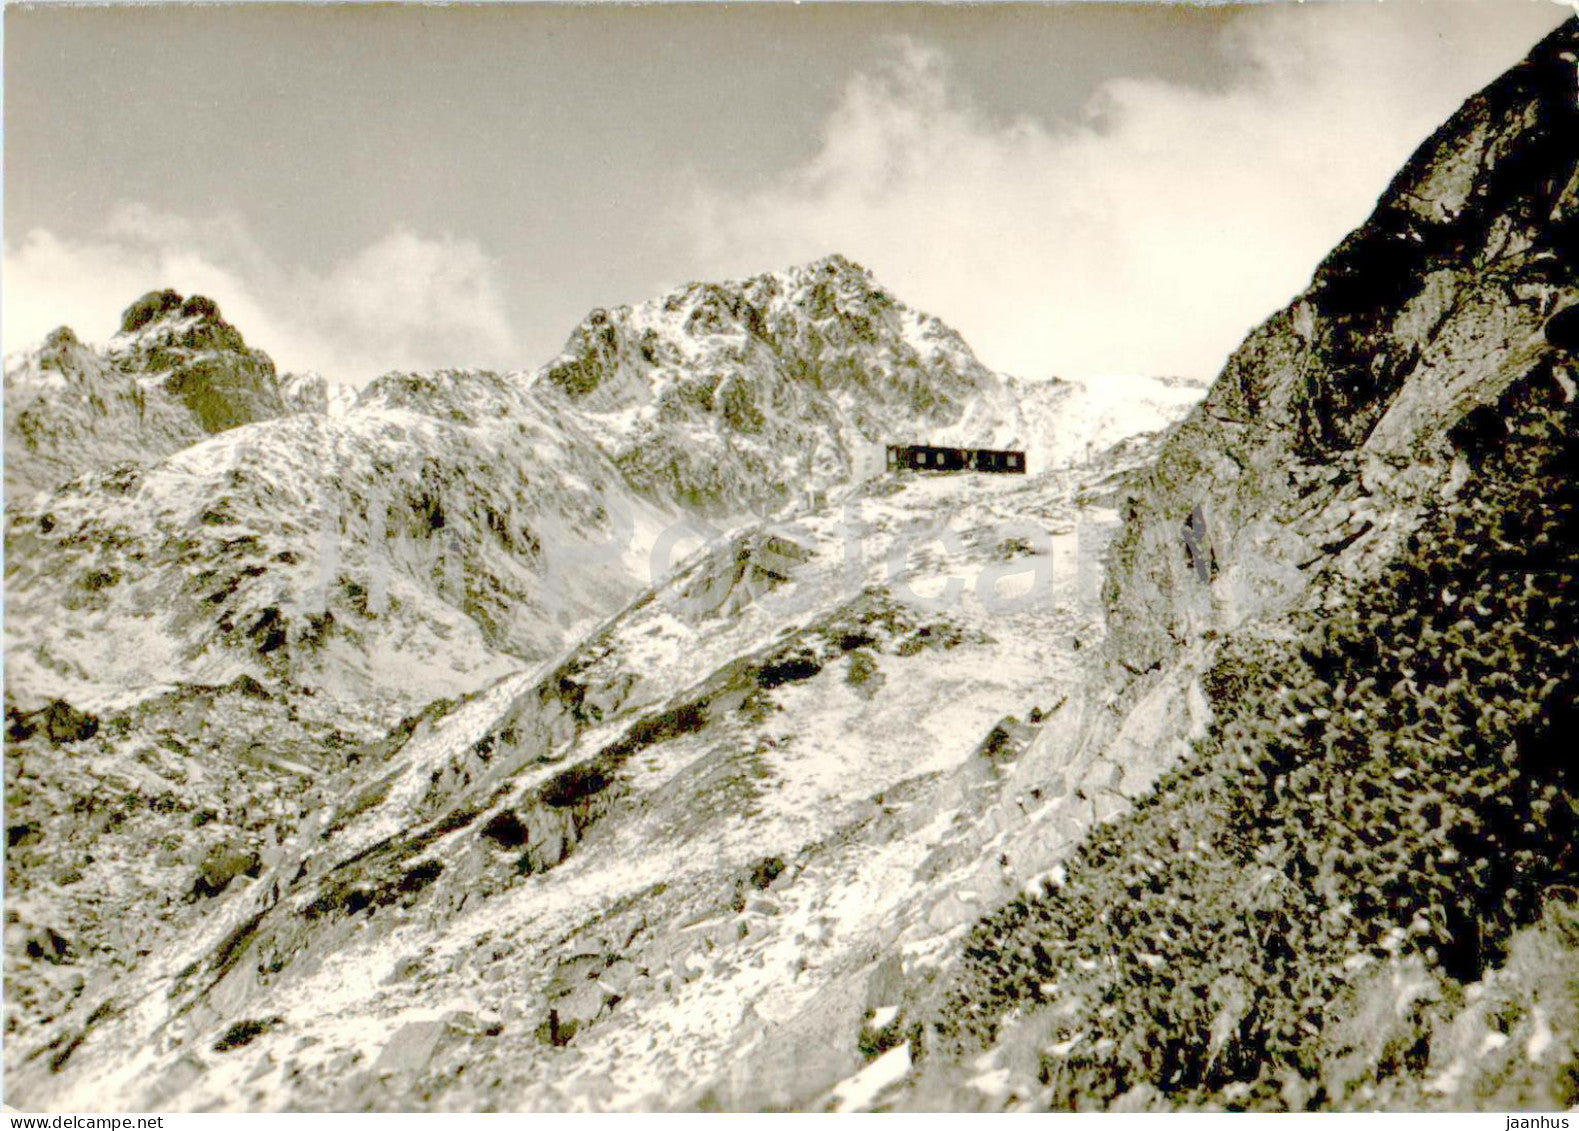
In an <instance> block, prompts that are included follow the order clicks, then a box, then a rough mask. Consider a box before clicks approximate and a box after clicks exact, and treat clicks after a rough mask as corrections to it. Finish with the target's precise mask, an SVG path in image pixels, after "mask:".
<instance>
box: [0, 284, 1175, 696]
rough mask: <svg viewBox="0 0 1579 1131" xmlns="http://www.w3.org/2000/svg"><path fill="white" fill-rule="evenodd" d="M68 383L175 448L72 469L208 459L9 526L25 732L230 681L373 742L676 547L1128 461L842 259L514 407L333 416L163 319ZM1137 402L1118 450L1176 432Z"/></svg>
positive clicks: (601, 328)
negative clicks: (298, 699)
mask: <svg viewBox="0 0 1579 1131" xmlns="http://www.w3.org/2000/svg"><path fill="white" fill-rule="evenodd" d="M51 351H53V352H51ZM57 356H58V357H61V358H66V359H68V360H71V361H72V362H73V364H76V365H77V366H78V369H81V370H82V371H89V370H91V372H93V373H94V374H97V375H100V376H102V377H103V378H104V379H105V380H106V381H109V382H116V381H118V382H120V386H119V387H120V388H121V389H122V390H123V391H124V390H146V393H139V394H138V395H139V396H146V397H147V398H151V399H150V401H149V404H150V405H151V406H152V407H149V406H148V405H143V404H142V402H139V403H138V408H137V411H138V412H139V413H140V414H141V419H143V420H145V421H153V422H158V421H170V422H172V423H170V424H169V432H170V434H169V437H168V443H156V442H152V441H151V440H150V441H148V442H147V443H146V444H142V442H143V441H144V440H147V439H148V437H147V436H146V430H147V428H148V427H152V426H153V425H152V424H149V425H146V426H145V427H144V430H143V432H138V431H137V430H135V429H133V430H132V431H131V432H130V435H131V436H132V437H133V438H134V439H135V440H137V442H138V443H139V444H142V447H141V448H140V449H139V450H136V451H135V453H134V452H133V451H132V450H130V447H129V445H128V446H127V447H123V448H115V449H114V450H113V451H112V450H111V449H112V447H113V446H112V445H108V444H103V443H99V444H91V445H86V446H85V447H83V449H82V451H83V453H84V454H83V458H84V459H87V460H90V461H91V462H103V460H104V457H105V456H107V455H111V454H113V455H122V456H125V455H132V454H135V455H136V456H138V457H140V459H141V460H147V459H149V458H150V457H156V456H159V455H161V454H162V450H161V449H162V448H165V447H176V446H179V445H181V444H182V443H184V441H185V440H187V439H190V438H191V436H192V428H193V425H194V422H195V424H197V425H201V426H202V427H203V428H205V429H209V430H220V434H219V435H217V436H214V437H213V438H211V439H207V440H205V441H204V442H202V443H198V444H195V445H193V446H190V447H186V448H184V449H182V450H179V451H177V452H175V453H174V454H170V455H166V456H165V457H164V458H163V459H160V460H158V461H157V462H154V463H152V464H150V465H146V466H129V465H121V464H113V465H111V466H110V467H109V468H108V469H105V470H101V471H98V472H96V473H93V474H89V475H87V476H86V477H84V478H82V479H80V480H79V481H76V482H73V483H70V484H68V485H66V486H64V487H62V488H61V489H60V490H59V491H58V492H56V493H55V494H53V495H51V496H43V495H40V496H37V497H33V498H25V499H21V500H17V501H14V503H13V506H12V507H11V509H10V513H9V515H8V533H7V538H8V546H9V548H10V550H11V561H10V564H9V566H8V571H9V580H8V594H9V597H10V599H11V609H10V611H11V618H10V620H9V622H8V625H7V637H8V641H9V642H10V656H9V659H10V673H11V677H10V679H9V681H8V687H7V691H8V694H9V695H11V696H12V698H13V699H14V700H15V701H17V702H18V703H19V704H20V705H21V706H22V707H24V708H27V709H32V708H35V707H37V706H38V705H39V704H41V703H43V702H46V701H48V700H50V699H55V698H66V699H68V700H69V701H71V702H72V703H74V704H76V705H78V706H81V707H87V708H90V709H97V708H98V707H99V706H101V705H103V704H104V703H106V702H109V701H111V700H113V699H115V698H116V697H118V696H125V695H127V694H135V693H152V692H156V691H159V690H162V689H164V688H166V687H168V686H170V685H173V684H176V683H183V682H195V683H201V684H211V683H225V682H228V681H229V680H231V679H233V678H235V677H236V676H237V675H240V674H243V673H245V674H248V675H251V676H253V677H255V678H259V679H265V680H269V681H271V682H272V683H273V684H275V685H280V686H300V687H303V688H317V687H323V688H329V689H331V690H333V692H334V694H336V695H344V696H349V697H351V698H353V699H355V700H356V701H357V702H358V703H359V704H361V705H362V708H366V707H367V706H368V704H369V703H371V702H373V701H377V702H379V703H380V704H381V706H380V708H379V710H383V711H387V712H392V714H389V715H388V716H387V718H388V721H394V719H397V718H399V717H400V715H402V714H404V713H405V712H407V711H410V710H415V709H417V708H418V707H420V706H421V705H422V703H423V702H425V701H426V698H424V697H427V698H431V697H432V696H433V695H436V694H448V693H452V692H456V691H460V690H464V689H468V688H472V687H475V686H477V683H478V682H479V681H481V680H485V679H487V678H491V677H493V676H496V675H498V674H501V673H502V672H503V671H505V670H507V669H509V668H511V667H512V666H515V665H519V664H523V663H525V664H530V663H534V662H537V661H540V660H541V659H543V658H544V657H545V656H547V655H550V654H552V653H554V652H557V651H558V650H559V649H560V648H561V647H563V646H564V645H565V644H567V643H568V642H569V641H571V640H572V639H574V637H575V635H576V633H577V632H578V631H580V630H582V629H584V628H585V627H586V626H587V625H589V624H590V623H594V622H596V621H597V620H599V619H601V618H602V617H605V616H608V615H610V614H612V613H613V612H614V611H616V610H617V609H618V608H619V607H620V605H621V604H622V603H623V602H624V601H625V600H626V599H628V598H629V597H630V596H631V595H632V594H633V593H634V592H636V591H637V590H638V589H639V588H640V587H641V586H642V585H644V584H647V583H648V582H650V581H651V580H652V579H653V577H654V576H656V574H655V573H654V567H653V566H652V564H651V560H650V555H651V552H652V549H653V547H654V543H655V542H656V541H657V539H658V534H659V532H660V531H661V530H662V529H663V528H665V527H666V526H669V525H671V524H673V523H674V522H675V521H676V520H677V519H679V518H680V517H681V516H684V515H705V516H707V517H709V518H710V519H711V520H712V521H713V522H714V523H716V524H718V525H721V526H723V527H725V528H727V527H728V526H729V525H730V523H731V522H732V521H739V517H740V516H741V515H742V513H744V512H751V511H762V510H772V509H778V508H783V507H786V506H788V507H790V508H791V509H793V508H794V507H796V506H803V505H806V503H807V500H812V499H815V498H816V497H817V496H818V493H819V492H820V491H823V490H825V489H827V488H830V487H836V486H840V485H847V484H849V483H850V482H852V481H859V480H860V479H861V478H863V477H864V476H866V475H870V474H873V473H874V472H875V471H876V470H877V469H880V468H881V465H882V454H881V446H880V441H883V440H911V439H923V440H931V441H935V442H958V443H961V444H1001V445H1005V446H1021V447H1026V448H1027V449H1028V450H1029V452H1030V456H1031V460H1030V462H1031V466H1032V467H1033V468H1036V467H1039V466H1042V467H1045V466H1049V465H1052V464H1058V463H1067V462H1069V461H1070V460H1072V459H1075V458H1086V457H1088V456H1089V454H1090V450H1091V443H1090V440H1089V438H1090V437H1095V438H1096V441H1097V442H1101V441H1102V440H1105V439H1107V438H1109V437H1110V436H1113V435H1116V434H1117V432H1118V431H1121V430H1122V429H1119V428H1116V427H1115V426H1114V420H1113V419H1106V418H1100V417H1099V416H1097V415H1095V414H1093V413H1092V412H1090V411H1088V410H1087V406H1088V404H1089V402H1090V401H1091V397H1090V395H1089V394H1088V393H1086V392H1084V391H1082V390H1080V389H1078V388H1076V387H1074V386H1071V385H1069V384H1066V383H1061V382H1040V383H1031V382H1023V381H1018V380H1015V379H1012V378H1006V377H1003V376H1000V375H998V374H995V373H992V372H990V371H988V370H987V369H985V368H984V367H983V366H981V365H980V363H979V362H977V361H976V359H975V358H974V356H973V355H972V354H971V353H970V350H969V349H968V347H966V346H965V344H964V342H963V341H961V340H960V338H959V337H958V335H957V334H955V333H953V332H952V331H951V330H949V329H947V327H945V326H943V325H942V324H941V323H940V322H938V321H937V320H936V319H933V318H929V317H927V316H924V315H921V314H918V313H916V312H914V311H911V310H909V309H908V308H906V307H905V306H904V305H903V304H901V303H899V302H898V301H897V300H895V299H894V298H893V297H892V296H891V295H889V294H888V292H886V291H884V290H883V289H881V288H880V287H878V286H877V285H876V283H875V282H874V281H873V280H872V279H871V276H870V275H869V274H868V273H867V272H865V271H864V270H863V269H861V268H859V267H856V266H855V265H853V264H850V263H849V262H847V261H846V260H844V259H842V258H839V257H832V258H830V259H827V260H824V261H820V262H818V263H816V264H812V265H809V266H806V267H801V268H793V269H790V270H787V271H784V272H779V273H776V274H769V275H762V276H758V277H756V278H753V279H750V280H747V281H745V282H744V283H735V284H723V285H711V284H709V285H697V286H693V287H689V288H686V289H684V290H682V291H677V292H675V293H673V294H671V295H668V296H666V297H664V298H661V299H658V300H654V301H653V302H650V303H646V304H642V305H641V306H638V307H635V308H628V309H620V310H616V311H613V312H609V313H604V312H598V313H595V314H594V315H593V316H591V317H590V318H589V319H588V320H587V322H586V323H585V324H584V325H583V326H582V327H581V328H580V329H579V330H578V331H577V332H576V334H575V335H574V336H573V338H572V347H571V348H570V349H569V350H567V352H566V354H565V355H564V356H562V357H561V358H559V359H558V360H556V361H555V362H553V363H552V364H550V365H549V366H547V367H545V368H544V369H543V370H541V371H539V372H538V373H536V374H534V375H531V376H530V377H528V376H523V375H504V376H501V375H497V374H492V373H460V372H443V373H439V374H434V375H414V374H390V375H388V376H385V377H383V378H380V379H379V380H378V381H376V382H374V383H373V385H372V386H370V387H369V388H368V389H366V390H365V391H364V392H363V393H362V394H361V395H360V396H359V397H358V399H357V400H356V401H355V402H354V403H353V404H352V405H351V406H348V407H346V406H342V405H341V404H339V403H338V401H337V403H336V404H335V405H334V406H332V407H333V408H334V410H335V411H332V412H331V411H330V409H331V405H330V397H329V389H328V386H327V383H326V382H324V381H323V379H322V378H319V377H316V376H315V375H303V376H290V377H287V378H285V379H283V380H277V379H276V378H275V377H274V375H273V370H272V366H270V365H269V364H268V362H267V358H264V357H262V355H254V354H252V353H250V352H249V351H246V350H245V348H244V346H243V345H242V344H241V338H240V335H239V333H237V332H236V331H235V330H234V329H233V328H232V327H230V326H229V325H228V324H227V323H225V322H224V321H223V319H221V318H220V317H219V315H218V312H217V310H214V309H213V307H212V304H211V303H208V302H207V300H203V299H187V300H181V299H180V296H178V295H175V294H174V293H173V292H155V293H153V294H151V295H149V296H147V297H146V298H144V299H142V300H140V301H139V302H138V303H136V304H134V305H133V306H132V307H131V308H130V309H129V310H128V311H127V314H126V317H125V321H124V328H123V332H122V333H121V334H120V335H118V336H117V338H116V339H115V340H114V341H113V342H112V343H111V345H110V347H109V349H108V350H107V351H105V353H103V354H102V355H100V354H96V353H93V352H92V351H87V350H83V349H80V348H79V347H76V346H75V345H73V344H72V343H70V342H67V341H60V342H56V343H54V344H53V345H52V346H51V347H50V348H49V350H46V351H43V352H42V353H41V354H40V355H39V357H40V358H42V359H44V361H46V362H49V364H50V365H51V366H53V368H47V369H46V368H40V372H44V373H48V374H53V375H54V377H53V378H52V380H54V381H55V383H56V384H61V383H63V382H66V380H67V379H66V378H65V377H63V376H60V369H61V365H63V364H65V363H64V361H62V362H60V363H59V364H57V363H55V362H53V361H50V359H52V358H56V357H57ZM83 367H87V369H83ZM68 368H69V367H68ZM72 372H77V370H72ZM138 374H141V375H142V376H137V375H138ZM1158 387H1159V388H1161V386H1158ZM128 395H129V394H128ZM60 399H61V398H60V397H59V396H56V397H54V398H53V399H41V400H39V401H38V402H37V403H36V404H35V405H34V406H32V407H30V408H28V409H26V410H25V411H24V412H23V413H22V422H23V425H24V426H27V422H28V421H29V420H33V419H35V418H36V419H38V420H46V419H47V420H52V419H53V417H52V416H50V413H51V412H52V411H54V410H55V409H57V408H58V407H59V404H58V402H59V401H60ZM1132 400H1133V403H1134V404H1135V405H1138V406H1140V410H1141V412H1142V417H1140V418H1128V419H1127V420H1126V426H1127V427H1128V428H1129V429H1130V430H1133V429H1134V428H1135V427H1136V424H1137V423H1139V424H1146V425H1150V424H1156V423H1161V422H1163V421H1164V420H1165V419H1166V416H1167V411H1168V410H1167V409H1163V410H1160V411H1158V410H1154V409H1151V408H1147V407H1146V403H1145V402H1143V400H1142V399H1140V398H1132ZM1153 403H1154V404H1155V403H1160V402H1156V401H1154V402H1153ZM182 405H185V406H186V408H187V411H186V412H185V413H183V412H182V411H181V406H182ZM1066 409H1067V410H1068V412H1067V413H1066V411H1065V410H1066ZM127 411H130V410H127ZM287 411H291V412H292V415H288V416H281V417H280V418H279V419H276V420H268V421H263V422H261V423H257V424H253V425H250V426H248V427H242V428H232V426H233V425H236V424H238V423H241V422H243V421H245V420H247V419H249V418H253V417H257V416H260V415H268V414H271V413H283V412H287ZM125 415H126V412H124V411H123V412H120V413H119V414H114V415H109V416H103V417H102V418H101V419H100V423H97V424H95V425H94V427H95V428H97V429H99V431H102V432H106V433H108V434H113V430H114V428H115V427H118V426H119V425H120V424H123V423H125V420H124V419H123V417H125ZM1065 415H1067V416H1068V419H1067V420H1065V419H1063V417H1064V416H1065ZM64 419H65V420H67V421H70V420H74V419H76V418H75V417H74V416H73V415H72V414H71V413H67V414H66V415H65V417H64ZM183 429H184V430H183ZM1077 434H1078V435H1079V437H1080V439H1079V441H1078V442H1077V441H1076V440H1075V439H1074V437H1075V436H1076V435H1077ZM1079 449H1083V450H1079ZM23 466H24V467H25V466H27V465H26V464H25V463H24V465H23ZM731 516H734V517H733V518H732V517H731ZM661 568H662V566H661V564H660V567H659V572H661ZM128 641H136V642H137V646H136V647H135V648H128V647H127V642H128ZM376 713H377V712H375V714H376Z"/></svg>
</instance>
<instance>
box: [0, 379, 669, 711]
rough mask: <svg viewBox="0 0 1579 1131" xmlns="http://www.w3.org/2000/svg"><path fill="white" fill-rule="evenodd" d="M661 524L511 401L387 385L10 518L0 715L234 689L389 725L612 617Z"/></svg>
mask: <svg viewBox="0 0 1579 1131" xmlns="http://www.w3.org/2000/svg"><path fill="white" fill-rule="evenodd" d="M668 518H672V516H667V515H663V514H661V513H660V512H658V511H657V510H656V509H655V508H654V507H652V506H651V505H649V504H646V503H643V502H642V501H640V500H637V499H634V498H633V497H631V495H630V492H629V491H628V490H627V489H626V488H625V487H624V485H623V482H622V480H621V478H620V476H619V474H618V472H617V470H616V469H615V468H614V467H613V466H612V465H611V464H610V463H609V462H608V461H607V460H606V459H604V458H603V457H602V456H601V454H600V453H599V451H598V449H597V448H596V446H594V445H593V444H592V443H590V442H589V441H588V440H587V439H586V438H585V437H584V436H581V435H579V433H578V431H577V428H576V423H575V421H574V420H573V419H568V418H566V417H565V416H564V415H563V414H555V413H554V412H553V411H552V410H549V409H545V408H544V407H543V406H542V405H541V404H540V403H538V402H537V401H536V400H535V399H533V398H532V397H530V396H528V395H527V394H526V392H525V388H524V386H523V384H522V382H521V381H520V380H518V379H517V378H514V377H509V376H497V375H493V374H486V373H439V374H434V375H424V376H416V375H401V374H391V375H389V376H386V377H383V378H380V379H379V380H378V381H376V382H375V383H374V384H373V385H372V386H370V387H369V388H368V389H366V390H364V392H363V393H362V394H361V396H360V397H359V399H358V401H357V404H356V407H355V408H354V409H353V410H352V411H350V412H347V413H344V414H342V415H338V416H329V415H324V414H318V413H309V414H301V415H295V416H290V417H285V418H282V419H278V420H272V421H266V422H263V423H260V424H254V425H248V426H246V427H241V428H236V429H232V430H229V431H226V432H224V433H222V434H221V435H218V436H215V437H213V438H211V439H209V440H207V441H205V442H203V443H201V444H197V445H194V446H192V447H190V448H187V449H184V450H183V451H181V452H178V453H176V454H175V455H173V456H169V457H167V458H165V459H164V460H162V461H160V462H158V463H157V464H155V465H153V466H151V467H148V468H133V467H117V468H115V469H112V470H110V471H107V472H100V473H95V474H91V475H88V476H85V477H83V478H81V479H79V480H78V481H76V482H74V483H72V484H70V485H68V486H67V487H65V488H62V489H61V490H59V491H57V492H55V493H54V494H51V495H47V496H41V497H40V498H38V499H37V500H35V501H34V502H32V503H31V504H29V505H23V506H19V507H14V508H13V509H12V511H11V513H10V514H9V515H8V521H9V527H8V550H9V553H8V562H7V566H8V574H9V576H8V583H7V593H8V597H9V600H10V607H9V609H8V612H9V613H10V615H9V616H8V618H7V624H6V631H7V636H8V655H7V660H8V665H7V666H8V685H7V692H8V695H11V696H12V697H13V698H15V699H17V700H19V701H20V702H21V703H22V705H23V706H29V705H32V704H36V703H37V702H39V701H42V700H43V699H48V698H62V697H63V698H66V699H69V700H70V701H71V702H73V703H74V704H76V705H78V706H80V707H85V708H88V709H98V708H99V707H101V706H103V705H104V704H105V703H106V702H108V701H109V700H111V699H113V698H115V697H117V696H127V695H136V694H146V693H152V692H156V691H160V690H163V689H165V688H166V687H167V686H169V685H172V684H175V683H182V682H195V683H204V684H213V683H226V682H228V681H230V680H232V679H234V678H235V677H237V676H238V675H242V674H246V675H250V676H252V677H254V678H258V679H261V680H264V681H266V682H267V683H268V684H270V685H271V686H279V687H286V688H295V689H300V690H301V691H303V692H311V691H314V690H324V691H327V692H329V693H330V694H332V695H333V696H335V697H336V698H338V699H340V700H342V701H343V702H346V703H351V702H355V703H358V704H361V706H362V709H364V710H372V708H373V707H374V705H377V706H378V709H379V710H382V711H384V712H386V714H385V715H384V717H385V718H386V720H387V721H389V722H393V721H394V720H395V719H398V718H399V717H400V716H401V715H402V714H404V713H406V712H407V711H410V710H413V709H416V708H417V707H419V706H421V705H422V704H423V703H425V702H427V701H428V700H430V699H432V698H434V697H436V696H438V695H442V694H453V693H455V692H457V691H461V690H464V689H469V688H472V687H475V686H477V685H478V684H479V683H482V682H486V681H487V680H489V679H491V678H494V677H496V676H498V675H500V674H503V673H504V672H505V671H508V670H510V669H512V668H515V667H518V666H520V665H521V664H523V663H531V662H533V661H536V660H540V659H542V658H543V657H544V656H546V655H548V654H551V653H552V652H554V651H557V650H558V648H559V647H560V645H561V641H562V638H563V636H564V634H566V633H571V632H573V631H575V630H576V629H578V628H579V627H582V626H583V625H584V622H586V621H587V618H589V617H592V618H594V619H596V618H597V617H600V616H602V615H606V612H607V610H608V609H609V608H610V607H611V606H612V607H617V605H618V603H619V602H620V601H622V600H623V599H624V598H626V597H628V596H629V595H630V594H631V593H633V592H634V591H635V590H636V589H637V588H639V585H638V584H637V580H636V579H637V578H638V577H639V575H640V572H641V570H642V568H643V567H644V566H645V564H646V563H645V561H643V560H640V559H639V558H638V557H637V556H636V555H635V554H634V551H632V550H631V549H630V546H631V545H633V544H634V542H635V534H636V532H637V531H638V530H643V531H645V530H652V529H656V528H657V527H658V525H659V524H660V521H661V520H666V519H668ZM583 550H585V552H581V551H583ZM134 642H135V643H134ZM373 713H375V714H376V713H377V711H373Z"/></svg>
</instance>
